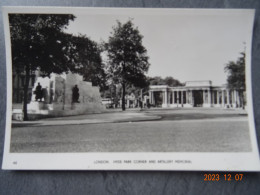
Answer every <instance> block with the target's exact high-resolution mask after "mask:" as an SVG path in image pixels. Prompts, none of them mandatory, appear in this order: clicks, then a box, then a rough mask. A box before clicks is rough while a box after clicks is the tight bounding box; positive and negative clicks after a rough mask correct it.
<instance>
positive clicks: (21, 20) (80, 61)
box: [9, 14, 106, 120]
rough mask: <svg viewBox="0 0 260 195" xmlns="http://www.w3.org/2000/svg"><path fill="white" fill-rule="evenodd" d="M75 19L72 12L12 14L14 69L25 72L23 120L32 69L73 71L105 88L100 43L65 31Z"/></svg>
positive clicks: (57, 71)
mask: <svg viewBox="0 0 260 195" xmlns="http://www.w3.org/2000/svg"><path fill="white" fill-rule="evenodd" d="M74 19H75V16H74V15H71V14H9V24H10V36H11V48H12V65H13V71H16V72H17V73H20V72H23V73H25V85H24V105H23V110H24V120H27V99H28V98H27V92H28V85H29V79H30V75H31V74H32V71H35V70H40V73H41V75H42V76H49V75H50V74H51V73H57V74H61V73H64V72H68V71H71V72H74V73H79V74H82V75H83V77H84V80H87V81H91V82H92V83H93V85H96V86H100V87H105V84H106V83H105V77H106V74H105V72H104V69H103V66H104V64H102V59H101V56H100V53H101V50H100V49H99V46H98V44H97V43H95V42H94V41H92V40H90V39H89V38H88V37H86V36H83V35H79V36H74V35H72V34H68V33H65V32H64V29H66V28H67V26H68V24H69V22H70V21H73V20H74Z"/></svg>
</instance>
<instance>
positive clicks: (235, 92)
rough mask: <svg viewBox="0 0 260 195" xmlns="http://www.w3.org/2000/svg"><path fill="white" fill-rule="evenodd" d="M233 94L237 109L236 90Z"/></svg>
mask: <svg viewBox="0 0 260 195" xmlns="http://www.w3.org/2000/svg"><path fill="white" fill-rule="evenodd" d="M233 94H234V102H235V107H237V91H236V90H234V91H233Z"/></svg>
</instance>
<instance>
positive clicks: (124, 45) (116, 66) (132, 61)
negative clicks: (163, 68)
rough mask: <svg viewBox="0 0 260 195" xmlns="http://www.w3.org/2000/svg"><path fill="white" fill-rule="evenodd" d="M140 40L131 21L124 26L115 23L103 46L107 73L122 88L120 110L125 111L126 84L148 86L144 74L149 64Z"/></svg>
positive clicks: (140, 36)
mask: <svg viewBox="0 0 260 195" xmlns="http://www.w3.org/2000/svg"><path fill="white" fill-rule="evenodd" d="M142 38H143V36H142V35H141V34H140V32H139V30H138V28H136V27H134V24H133V23H132V21H131V20H129V21H127V22H126V23H124V24H122V23H121V22H119V21H117V26H115V27H113V32H112V35H111V36H110V37H109V40H108V43H107V44H106V45H105V46H106V49H107V53H108V59H109V68H108V72H109V73H110V75H111V76H112V77H113V80H114V82H115V83H120V84H121V86H122V110H125V94H126V85H127V84H132V85H134V86H135V87H140V88H143V87H146V86H147V85H149V83H148V81H147V78H146V76H145V73H146V72H147V71H148V68H149V65H150V64H149V62H148V56H147V50H146V49H145V47H144V46H143V44H142Z"/></svg>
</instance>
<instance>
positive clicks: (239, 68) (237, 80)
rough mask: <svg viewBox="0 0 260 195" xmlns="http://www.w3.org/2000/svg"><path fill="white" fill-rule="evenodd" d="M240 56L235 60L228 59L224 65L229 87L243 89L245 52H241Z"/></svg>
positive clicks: (244, 85)
mask: <svg viewBox="0 0 260 195" xmlns="http://www.w3.org/2000/svg"><path fill="white" fill-rule="evenodd" d="M241 55H242V56H241V57H239V58H238V60H237V61H236V62H234V61H230V62H229V63H228V64H227V65H226V66H225V71H226V72H227V73H228V76H227V84H228V87H229V88H230V89H236V90H245V89H246V84H245V53H244V52H242V53H241Z"/></svg>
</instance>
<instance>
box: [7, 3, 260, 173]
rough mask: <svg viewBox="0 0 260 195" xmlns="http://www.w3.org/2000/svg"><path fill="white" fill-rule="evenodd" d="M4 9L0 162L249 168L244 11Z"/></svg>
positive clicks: (248, 30)
mask: <svg viewBox="0 0 260 195" xmlns="http://www.w3.org/2000/svg"><path fill="white" fill-rule="evenodd" d="M3 13H4V27H5V29H4V30H5V44H6V61H7V64H6V69H7V112H6V134H5V149H4V161H3V169H17V170H22V169H34V170H37V169H39V170H41V169H48V170H62V169H66V170H69V169H70V170H77V169H78V170H226V171H228V170H231V171H259V170H260V163H259V153H258V147H257V141H256V134H255V124H254V114H253V104H252V89H251V47H252V46H251V45H252V30H253V21H254V10H250V9H225V10H223V9H218V10H217V9H156V8H154V9H149V8H76V7H74V8H73V7H52V8H50V7H48V8H47V7H42V8H40V7H4V8H3Z"/></svg>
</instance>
